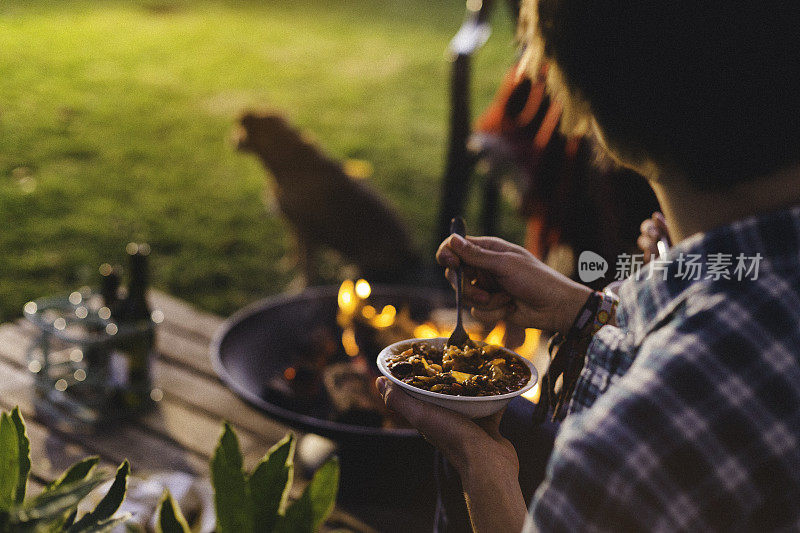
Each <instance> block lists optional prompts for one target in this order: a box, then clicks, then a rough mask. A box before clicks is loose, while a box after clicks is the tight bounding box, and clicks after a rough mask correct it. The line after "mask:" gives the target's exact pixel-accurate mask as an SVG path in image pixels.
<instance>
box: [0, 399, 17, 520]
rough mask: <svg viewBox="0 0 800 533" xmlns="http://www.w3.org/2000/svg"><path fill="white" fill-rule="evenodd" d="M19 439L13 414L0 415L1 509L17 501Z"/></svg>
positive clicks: (6, 508)
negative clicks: (12, 417)
mask: <svg viewBox="0 0 800 533" xmlns="http://www.w3.org/2000/svg"><path fill="white" fill-rule="evenodd" d="M19 456H20V453H19V439H18V437H17V428H16V426H15V425H14V421H13V420H11V415H9V414H8V413H3V414H2V415H0V510H8V509H10V508H11V506H12V505H14V504H15V503H16V502H17V486H18V484H19V474H20V470H19V465H20V461H19Z"/></svg>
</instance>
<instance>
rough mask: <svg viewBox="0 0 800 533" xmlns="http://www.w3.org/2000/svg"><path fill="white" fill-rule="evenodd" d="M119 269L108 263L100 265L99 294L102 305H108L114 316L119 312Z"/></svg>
mask: <svg viewBox="0 0 800 533" xmlns="http://www.w3.org/2000/svg"><path fill="white" fill-rule="evenodd" d="M119 271H120V268H119V267H116V266H114V267H112V266H111V265H109V264H108V263H103V264H102V265H100V295H101V296H102V297H103V305H104V306H105V307H108V309H109V310H110V311H111V315H112V316H114V317H116V315H117V314H119V304H120V300H119V285H120V276H119Z"/></svg>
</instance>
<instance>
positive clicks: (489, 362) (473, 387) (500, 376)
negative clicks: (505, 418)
mask: <svg viewBox="0 0 800 533" xmlns="http://www.w3.org/2000/svg"><path fill="white" fill-rule="evenodd" d="M446 343H447V339H446V338H444V337H439V338H435V339H408V340H405V341H400V342H396V343H394V344H391V345H389V346H387V347H386V348H384V349H383V350H382V351H381V353H380V354H378V369H379V370H380V371H381V373H382V374H383V375H384V376H386V377H387V378H389V380H391V381H392V382H393V383H395V384H397V385H398V386H399V387H401V388H402V389H403V390H404V391H405V392H407V393H408V394H410V395H411V396H413V397H415V398H418V399H420V400H422V401H425V402H429V403H433V404H436V405H438V406H441V407H444V408H446V409H450V410H452V411H456V412H458V413H461V414H462V415H464V416H467V417H469V418H481V417H484V416H489V415H491V414H494V413H496V412H497V411H499V410H500V409H502V408H503V407H505V406H506V405H507V404H508V402H510V401H511V399H512V398H515V397H516V396H519V395H521V394H523V393H524V392H526V391H528V390H530V389H532V388H533V387H534V386H535V385H536V382H537V380H538V375H537V373H536V368H535V367H534V366H533V363H531V362H530V361H529V360H528V359H525V358H524V357H522V356H520V355H518V354H516V353H515V352H513V351H511V350H509V349H507V348H503V347H502V346H496V345H493V344H487V343H485V342H480V341H472V342H471V343H470V345H467V346H462V347H458V346H447V347H446V346H445V344H446Z"/></svg>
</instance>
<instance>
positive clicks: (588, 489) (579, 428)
mask: <svg viewBox="0 0 800 533" xmlns="http://www.w3.org/2000/svg"><path fill="white" fill-rule="evenodd" d="M719 254H722V255H721V256H720V255H719ZM756 254H760V263H759V264H758V265H757V266H758V272H757V273H756V275H757V279H752V278H753V277H754V276H753V272H752V271H751V272H750V273H749V275H746V276H742V275H741V274H742V273H743V272H744V269H742V270H739V271H737V270H735V267H736V266H737V256H740V255H742V256H744V257H750V258H755V257H756ZM698 256H699V257H700V261H697V258H698ZM692 259H694V261H692ZM720 260H723V261H729V262H730V265H728V266H729V268H728V269H727V275H725V272H724V270H725V269H723V268H721V267H719V263H720ZM690 263H694V264H697V263H700V264H702V269H701V270H700V275H699V279H692V277H691V276H686V270H688V265H689V264H690ZM647 268H648V267H647V266H645V270H644V271H643V273H645V274H646V273H647ZM652 268H653V270H652V272H653V274H654V275H653V276H652V277H651V278H650V279H646V276H644V275H643V276H641V277H642V279H639V280H637V279H628V280H626V281H625V283H623V285H622V287H621V288H620V308H619V310H618V317H617V318H618V327H613V326H605V327H603V328H602V329H601V330H600V331H599V332H598V333H597V334H596V336H595V338H594V339H593V341H592V343H591V344H590V346H589V350H588V353H587V359H586V365H585V367H584V369H583V372H582V373H581V377H580V378H579V381H578V383H577V385H576V390H575V392H574V394H573V397H572V400H571V403H570V414H569V415H568V416H567V417H566V419H565V420H564V422H563V424H562V426H561V429H560V431H559V434H558V436H557V439H556V443H555V447H554V450H553V455H552V457H551V459H550V462H549V464H548V468H547V476H546V478H545V481H544V482H543V483H542V485H541V486H540V487H539V489H538V490H537V492H536V495H535V497H534V500H533V502H532V504H531V513H530V516H529V520H528V523H527V524H526V530H544V531H606V530H613V531H676V530H683V531H771V530H800V207H798V208H792V209H788V210H785V211H779V212H776V213H771V214H767V215H763V216H758V217H752V218H748V219H746V220H742V221H739V222H736V223H734V224H731V225H729V226H725V227H722V228H718V229H715V230H712V231H710V232H708V233H705V234H701V235H695V236H693V237H691V238H689V239H687V240H686V241H684V242H682V243H680V245H679V246H676V247H675V248H673V249H672V250H671V251H670V253H669V254H668V256H667V258H666V260H665V261H663V262H662V263H661V264H654V266H653V267H652ZM692 268H695V267H692ZM720 272H722V274H721V273H720ZM745 273H746V272H745ZM695 274H696V271H695ZM726 278H729V279H726ZM738 278H742V279H738Z"/></svg>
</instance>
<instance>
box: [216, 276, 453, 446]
mask: <svg viewBox="0 0 800 533" xmlns="http://www.w3.org/2000/svg"><path fill="white" fill-rule="evenodd" d="M337 294H338V287H333V286H325V287H314V288H311V289H308V290H306V291H304V292H302V293H300V294H297V295H281V296H277V297H272V298H267V299H264V300H261V301H258V302H256V303H254V304H252V305H250V306H248V307H246V308H244V309H242V310H241V311H239V312H237V313H235V314H234V315H233V316H232V317H231V318H230V319H228V320H227V321H226V322H225V323H224V324H223V325H222V327H221V328H220V329H219V331H218V332H217V333H216V335H215V337H214V339H213V341H212V344H211V359H212V362H213V364H214V368H215V369H216V371H217V373H218V374H219V376H220V378H221V379H222V380H223V382H225V384H226V385H227V386H228V387H230V388H231V389H232V390H233V391H234V392H236V394H238V395H239V396H241V397H242V398H243V399H244V400H245V401H246V402H247V403H249V404H251V405H253V406H255V407H257V408H258V409H260V410H261V411H263V412H264V413H266V414H268V415H270V416H271V417H273V418H275V419H277V420H280V421H281V422H283V423H285V424H287V425H289V426H291V427H293V428H295V429H298V430H301V431H305V432H312V433H316V434H318V435H321V436H323V437H327V438H330V439H332V440H334V441H336V442H337V443H338V444H340V445H364V444H369V445H371V446H375V445H376V444H378V443H379V442H380V441H391V442H392V443H397V441H419V440H421V437H420V436H419V434H418V433H417V431H416V430H414V429H407V428H389V429H384V428H377V427H367V426H359V425H353V424H346V423H340V422H336V421H333V420H329V419H327V418H325V417H324V414H325V413H321V414H320V415H319V416H315V415H314V414H308V413H301V412H298V410H295V409H292V408H291V406H287V405H286V404H285V402H281V401H279V399H277V398H275V397H274V395H272V394H270V391H269V389H268V388H267V387H266V386H265V384H267V383H269V382H270V381H271V380H274V379H276V378H279V377H280V376H281V375H282V374H283V371H284V370H285V369H286V367H287V366H289V365H290V364H293V363H296V362H297V361H298V358H301V359H302V358H303V357H306V355H305V354H307V356H308V357H313V355H314V354H313V353H311V352H310V351H309V350H310V347H309V335H310V332H311V331H312V329H313V328H314V327H316V326H319V325H327V326H329V327H330V328H331V329H332V330H335V331H336V332H338V337H337V339H338V338H341V330H340V329H339V328H338V326H337V325H336V312H337ZM369 301H370V303H371V304H372V305H373V306H375V307H376V308H378V309H380V308H381V307H382V306H384V305H387V304H391V305H394V306H395V307H397V308H398V310H399V309H401V308H402V307H403V306H408V307H409V309H410V310H411V313H412V317H414V318H416V319H417V320H420V321H422V320H425V319H426V318H427V317H428V315H429V313H430V312H431V311H432V310H433V309H435V308H438V307H442V306H444V305H445V304H446V303H447V302H448V299H447V297H446V294H444V293H442V292H440V291H437V290H435V289H423V288H410V287H393V286H380V285H378V286H373V287H372V293H371V295H370V298H369ZM375 348H376V350H377V351H376V353H375V354H374V355H372V354H368V357H369V358H372V359H373V360H374V358H375V357H377V353H378V351H379V350H380V349H381V348H383V347H382V346H376V347H375ZM376 375H378V374H376Z"/></svg>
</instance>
